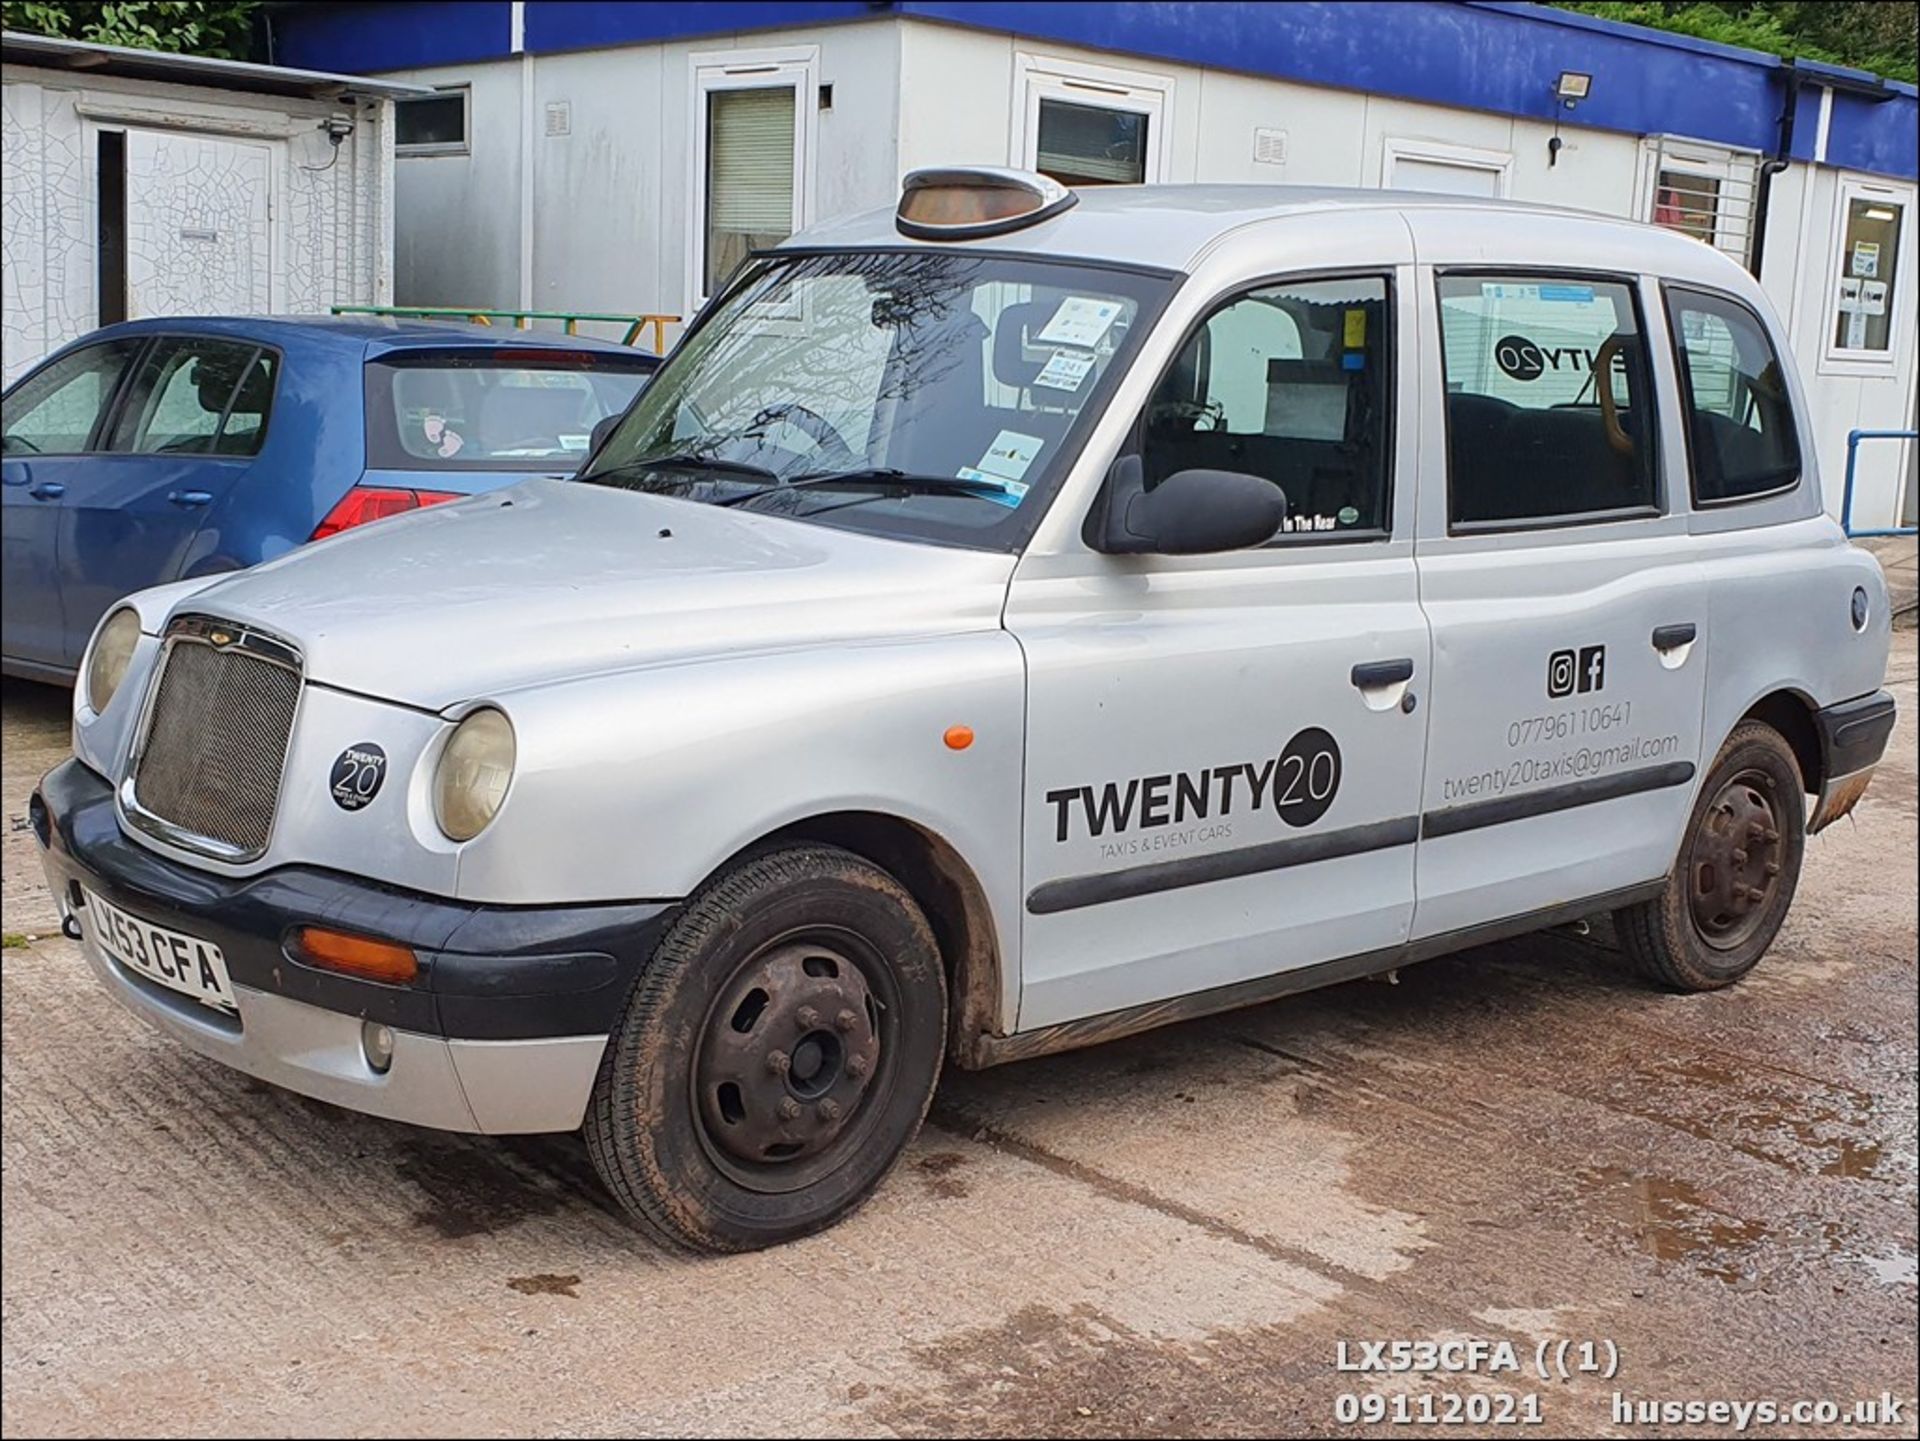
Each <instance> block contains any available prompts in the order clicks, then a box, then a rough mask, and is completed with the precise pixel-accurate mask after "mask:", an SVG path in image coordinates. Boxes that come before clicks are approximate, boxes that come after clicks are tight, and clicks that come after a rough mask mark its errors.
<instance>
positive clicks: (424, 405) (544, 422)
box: [367, 351, 650, 471]
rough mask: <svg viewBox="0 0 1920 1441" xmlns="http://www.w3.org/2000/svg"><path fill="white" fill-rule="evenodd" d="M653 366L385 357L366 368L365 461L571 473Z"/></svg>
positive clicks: (577, 358) (611, 360) (598, 359)
mask: <svg viewBox="0 0 1920 1441" xmlns="http://www.w3.org/2000/svg"><path fill="white" fill-rule="evenodd" d="M649 373H650V367H647V366H645V365H644V363H639V362H627V361H625V360H624V358H622V357H617V356H616V357H602V356H599V355H591V354H587V353H570V352H545V351H540V352H532V351H529V352H525V353H519V354H516V353H514V352H511V351H503V352H491V353H486V354H483V355H479V356H471V357H470V356H464V355H455V354H438V355H428V356H421V357H414V356H407V355H402V356H390V357H388V358H386V359H383V360H380V361H375V362H373V363H371V364H369V365H368V366H367V462H368V464H369V465H370V466H371V467H373V468H375V469H379V470H424V471H435V470H509V471H511V470H552V469H556V468H560V469H567V470H571V469H573V468H574V467H575V466H577V465H578V464H579V463H580V462H581V461H582V460H584V459H585V458H586V454H587V450H588V447H589V444H590V439H591V436H592V434H593V427H594V426H595V424H597V423H598V422H599V421H601V420H603V419H605V418H606V417H607V416H609V415H618V414H620V413H621V412H622V411H624V410H625V409H626V408H627V405H628V403H629V402H631V401H632V399H633V398H634V396H635V395H637V394H638V393H639V391H640V387H641V386H642V385H644V384H645V383H646V379H647V375H648V374H649Z"/></svg>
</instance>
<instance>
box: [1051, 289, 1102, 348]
mask: <svg viewBox="0 0 1920 1441" xmlns="http://www.w3.org/2000/svg"><path fill="white" fill-rule="evenodd" d="M1119 315H1120V302H1119V301H1117V300H1093V299H1090V298H1089V297H1087V296H1084V295H1070V296H1068V297H1067V298H1066V299H1065V300H1063V301H1061V302H1060V308H1059V309H1058V310H1056V311H1054V312H1053V319H1051V320H1049V321H1048V322H1047V324H1046V328H1045V329H1044V330H1042V331H1041V332H1040V333H1039V334H1038V335H1036V336H1035V337H1034V339H1035V340H1036V341H1038V342H1039V343H1040V344H1042V345H1078V346H1082V347H1084V348H1086V349H1088V350H1091V349H1093V347H1094V346H1096V345H1098V344H1099V343H1100V337H1101V336H1103V335H1105V334H1106V333H1107V329H1108V327H1109V326H1111V325H1112V324H1113V322H1114V321H1115V320H1116V319H1117V318H1118V317H1119Z"/></svg>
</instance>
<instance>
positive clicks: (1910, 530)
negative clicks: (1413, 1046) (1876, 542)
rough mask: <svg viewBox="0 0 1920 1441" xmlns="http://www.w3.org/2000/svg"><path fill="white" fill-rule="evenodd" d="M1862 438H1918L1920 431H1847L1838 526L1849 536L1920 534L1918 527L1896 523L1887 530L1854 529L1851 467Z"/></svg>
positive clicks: (1869, 536)
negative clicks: (1843, 484)
mask: <svg viewBox="0 0 1920 1441" xmlns="http://www.w3.org/2000/svg"><path fill="white" fill-rule="evenodd" d="M1863 440H1920V431H1916V430H1850V431H1848V432H1847V488H1846V490H1845V491H1844V492H1843V493H1842V494H1841V497H1840V528H1841V529H1842V530H1844V531H1846V533H1847V534H1848V535H1850V536H1854V537H1857V538H1869V539H1870V538H1872V537H1874V536H1882V535H1915V534H1920V527H1916V526H1911V525H1897V526H1894V527H1892V528H1891V529H1888V530H1855V529H1854V528H1853V468H1854V463H1855V462H1856V461H1857V460H1858V459H1859V456H1860V442H1861V441H1863Z"/></svg>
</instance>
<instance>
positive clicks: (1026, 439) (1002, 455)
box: [975, 430, 1046, 480]
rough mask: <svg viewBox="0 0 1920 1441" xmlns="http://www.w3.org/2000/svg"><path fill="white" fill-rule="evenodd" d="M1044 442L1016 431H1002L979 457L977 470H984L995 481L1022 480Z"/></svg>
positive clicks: (1034, 436) (1037, 437)
mask: <svg viewBox="0 0 1920 1441" xmlns="http://www.w3.org/2000/svg"><path fill="white" fill-rule="evenodd" d="M1045 444H1046V441H1044V440H1042V439H1041V438H1040V437H1039V436H1037V435H1022V434H1021V433H1020V432H1019V431H1017V430H1003V431H1001V432H1000V434H999V435H997V436H995V437H994V441H993V444H992V445H990V446H988V447H987V453H986V454H985V455H983V456H981V457H980V462H979V464H978V465H977V466H976V467H975V469H977V470H984V471H986V472H987V473H988V474H989V475H990V476H992V477H993V478H994V479H995V480H1023V479H1025V478H1026V474H1027V470H1028V467H1030V466H1031V465H1032V464H1033V458H1034V457H1035V456H1036V455H1038V454H1039V453H1040V447H1041V446H1043V445H1045Z"/></svg>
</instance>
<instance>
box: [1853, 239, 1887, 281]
mask: <svg viewBox="0 0 1920 1441" xmlns="http://www.w3.org/2000/svg"><path fill="white" fill-rule="evenodd" d="M1850 273H1851V274H1853V275H1856V276H1858V277H1859V278H1860V279H1862V280H1872V279H1873V278H1874V277H1876V276H1877V275H1879V274H1880V242H1879V241H1877V240H1856V241H1854V242H1853V269H1852V271H1851V272H1850Z"/></svg>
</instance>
